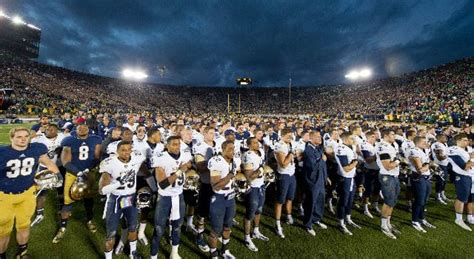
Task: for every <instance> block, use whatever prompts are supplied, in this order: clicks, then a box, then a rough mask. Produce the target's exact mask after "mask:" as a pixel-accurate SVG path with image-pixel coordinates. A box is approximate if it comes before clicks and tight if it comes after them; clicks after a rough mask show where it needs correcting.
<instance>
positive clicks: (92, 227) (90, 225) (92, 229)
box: [87, 220, 97, 233]
mask: <svg viewBox="0 0 474 259" xmlns="http://www.w3.org/2000/svg"><path fill="white" fill-rule="evenodd" d="M87 229H89V231H90V232H91V233H95V232H97V226H96V225H95V224H94V222H92V220H89V221H87Z"/></svg>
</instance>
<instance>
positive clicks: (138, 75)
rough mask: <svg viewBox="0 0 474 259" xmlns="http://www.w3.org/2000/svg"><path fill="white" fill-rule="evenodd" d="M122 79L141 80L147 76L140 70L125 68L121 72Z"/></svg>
mask: <svg viewBox="0 0 474 259" xmlns="http://www.w3.org/2000/svg"><path fill="white" fill-rule="evenodd" d="M122 75H123V77H125V78H126V79H132V80H143V79H145V78H147V77H148V75H147V74H146V73H145V72H143V71H140V70H133V69H129V68H126V69H124V70H123V71H122Z"/></svg>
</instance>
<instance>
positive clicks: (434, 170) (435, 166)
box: [430, 161, 443, 175]
mask: <svg viewBox="0 0 474 259" xmlns="http://www.w3.org/2000/svg"><path fill="white" fill-rule="evenodd" d="M430 170H431V172H432V174H433V175H442V174H443V170H442V169H441V167H440V166H439V165H438V164H436V163H435V162H434V161H431V162H430Z"/></svg>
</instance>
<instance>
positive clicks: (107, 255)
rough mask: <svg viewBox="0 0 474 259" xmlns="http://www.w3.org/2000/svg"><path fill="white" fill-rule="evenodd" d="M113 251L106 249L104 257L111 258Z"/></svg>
mask: <svg viewBox="0 0 474 259" xmlns="http://www.w3.org/2000/svg"><path fill="white" fill-rule="evenodd" d="M113 251H114V250H112V251H108V252H104V254H105V259H112V252H113Z"/></svg>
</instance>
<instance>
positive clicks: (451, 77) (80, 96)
mask: <svg viewBox="0 0 474 259" xmlns="http://www.w3.org/2000/svg"><path fill="white" fill-rule="evenodd" d="M0 57H1V59H0V88H13V89H14V90H15V97H16V100H17V103H16V105H14V106H12V107H10V109H9V110H8V111H7V113H14V114H42V113H45V114H51V115H57V114H63V113H64V112H71V113H77V112H78V111H86V112H88V113H91V114H98V113H99V111H100V112H101V113H104V112H107V113H112V114H115V113H122V114H125V113H130V112H133V113H143V114H145V113H147V114H189V113H194V114H196V113H199V114H206V113H208V114H214V115H219V114H224V113H226V112H227V97H228V96H227V94H230V100H231V105H230V107H231V112H237V111H238V95H239V94H240V100H241V105H240V112H241V113H244V114H311V115H316V116H318V117H323V118H328V117H338V118H346V119H361V118H364V119H372V120H389V121H412V122H413V121H421V122H428V123H435V122H437V123H442V124H455V125H459V124H460V123H462V122H463V121H471V120H472V114H473V111H472V105H473V98H472V88H473V85H474V58H466V59H463V60H459V61H456V62H454V63H450V64H445V65H442V66H439V67H436V68H433V69H428V70H423V71H419V72H415V73H411V74H407V75H403V76H400V77H392V78H388V79H381V80H373V81H370V82H365V83H354V84H347V85H332V86H306V87H293V88H292V101H291V105H290V104H289V102H288V89H287V88H258V87H254V88H251V87H249V88H240V89H237V88H235V87H213V88H210V87H191V86H169V85H157V84H151V83H139V82H130V81H125V80H122V79H114V78H107V77H100V76H95V75H91V74H86V73H80V72H76V71H71V70H68V69H64V68H61V67H55V66H51V65H45V64H41V63H37V62H35V61H29V60H22V59H19V58H15V57H11V56H7V55H0Z"/></svg>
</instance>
